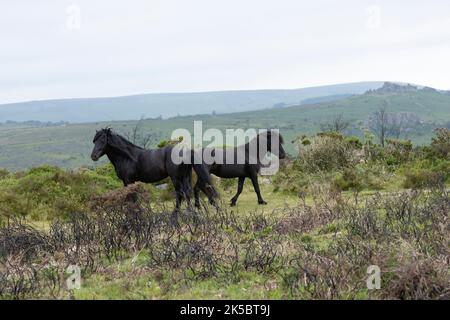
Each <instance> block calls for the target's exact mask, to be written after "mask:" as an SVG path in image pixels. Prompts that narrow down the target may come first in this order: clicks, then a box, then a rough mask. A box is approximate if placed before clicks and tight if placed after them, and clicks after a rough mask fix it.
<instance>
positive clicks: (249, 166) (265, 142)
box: [194, 130, 286, 206]
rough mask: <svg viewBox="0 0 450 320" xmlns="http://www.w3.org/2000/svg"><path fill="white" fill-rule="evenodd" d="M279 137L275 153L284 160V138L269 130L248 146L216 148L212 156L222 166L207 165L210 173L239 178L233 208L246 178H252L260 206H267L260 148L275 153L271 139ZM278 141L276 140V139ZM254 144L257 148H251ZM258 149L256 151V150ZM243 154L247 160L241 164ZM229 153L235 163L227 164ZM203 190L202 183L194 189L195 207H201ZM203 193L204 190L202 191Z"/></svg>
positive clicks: (232, 201)
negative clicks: (261, 182)
mask: <svg viewBox="0 0 450 320" xmlns="http://www.w3.org/2000/svg"><path fill="white" fill-rule="evenodd" d="M275 135H277V138H278V152H275V153H276V154H275V155H276V156H277V157H278V158H279V159H284V158H285V156H286V153H285V151H284V149H283V145H282V144H283V143H284V141H283V137H282V136H281V135H280V134H279V133H278V132H277V131H274V130H267V131H266V132H264V133H260V134H259V135H257V137H256V138H254V140H252V141H250V142H248V143H247V144H244V145H242V146H238V147H235V148H233V149H231V148H221V149H218V148H214V149H213V150H212V151H211V154H212V155H213V156H215V158H216V159H221V161H220V164H219V163H213V164H212V165H205V166H206V168H207V169H208V172H209V173H211V174H214V175H215V176H217V177H220V178H224V179H232V178H238V189H237V193H236V195H235V196H234V197H233V198H232V199H231V206H235V205H236V201H237V199H238V197H239V195H240V194H241V192H242V189H243V187H244V182H245V178H250V180H251V181H252V184H253V188H254V190H255V193H256V195H257V197H258V203H259V204H267V202H266V201H264V199H263V197H262V196H261V191H260V189H259V183H258V173H259V172H260V170H261V168H262V167H263V164H262V161H261V160H262V159H261V156H260V148H261V147H262V146H264V147H265V149H263V150H264V151H267V152H270V153H273V152H272V151H273V148H272V145H271V141H272V139H271V137H272V136H275ZM275 140H276V139H275ZM252 144H254V145H255V146H256V148H253V149H252V148H251V145H252ZM255 149H256V150H255ZM239 151H240V152H242V153H241V154H244V155H245V159H244V161H243V163H241V164H239V162H238V161H237V155H238V152H239ZM251 151H253V152H254V151H256V153H255V154H252V152H251ZM229 152H232V153H233V154H232V155H230V158H232V157H234V162H233V163H226V159H227V154H228V153H229ZM200 190H202V182H201V181H199V182H198V183H197V184H196V185H195V187H194V195H195V205H196V206H199V205H200V202H199V191H200ZM202 191H203V190H202Z"/></svg>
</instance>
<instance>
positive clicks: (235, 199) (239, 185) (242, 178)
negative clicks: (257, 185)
mask: <svg viewBox="0 0 450 320" xmlns="http://www.w3.org/2000/svg"><path fill="white" fill-rule="evenodd" d="M244 181H245V177H239V181H238V189H237V192H236V194H235V195H234V197H233V198H232V199H231V206H232V207H234V206H235V205H236V201H237V199H238V198H239V195H240V194H241V193H242V190H243V189H244Z"/></svg>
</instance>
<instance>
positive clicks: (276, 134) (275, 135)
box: [265, 129, 286, 159]
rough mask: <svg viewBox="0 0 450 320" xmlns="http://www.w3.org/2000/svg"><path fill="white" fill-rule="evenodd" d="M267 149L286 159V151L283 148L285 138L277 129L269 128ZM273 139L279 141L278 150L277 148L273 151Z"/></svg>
mask: <svg viewBox="0 0 450 320" xmlns="http://www.w3.org/2000/svg"><path fill="white" fill-rule="evenodd" d="M265 134H267V138H266V139H267V151H268V152H271V153H273V154H274V155H276V156H277V157H278V158H279V159H284V158H285V157H286V152H285V151H284V148H283V143H284V139H283V136H282V135H281V134H280V133H279V132H278V131H275V130H272V129H268V130H267V133H265ZM272 139H274V142H275V143H278V152H276V151H275V150H273V151H272Z"/></svg>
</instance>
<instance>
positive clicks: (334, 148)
mask: <svg viewBox="0 0 450 320" xmlns="http://www.w3.org/2000/svg"><path fill="white" fill-rule="evenodd" d="M306 142H307V143H306ZM297 147H298V150H299V154H298V160H297V161H298V167H299V168H300V169H301V170H304V171H306V172H317V171H333V170H340V169H343V168H349V167H352V166H354V165H355V164H356V163H358V162H359V160H360V158H359V156H358V152H357V151H358V150H359V149H360V143H359V141H358V140H355V138H350V139H346V138H345V137H344V136H343V135H342V134H339V133H333V132H331V133H321V134H318V135H317V136H315V137H311V138H308V137H301V138H300V139H299V140H298V142H297Z"/></svg>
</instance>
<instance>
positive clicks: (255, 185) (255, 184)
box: [250, 174, 267, 204]
mask: <svg viewBox="0 0 450 320" xmlns="http://www.w3.org/2000/svg"><path fill="white" fill-rule="evenodd" d="M250 179H251V180H252V184H253V188H254V189H255V193H256V195H257V196H258V204H267V202H265V201H264V199H263V197H262V196H261V190H260V189H259V183H258V175H256V174H255V175H252V176H251V177H250Z"/></svg>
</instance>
